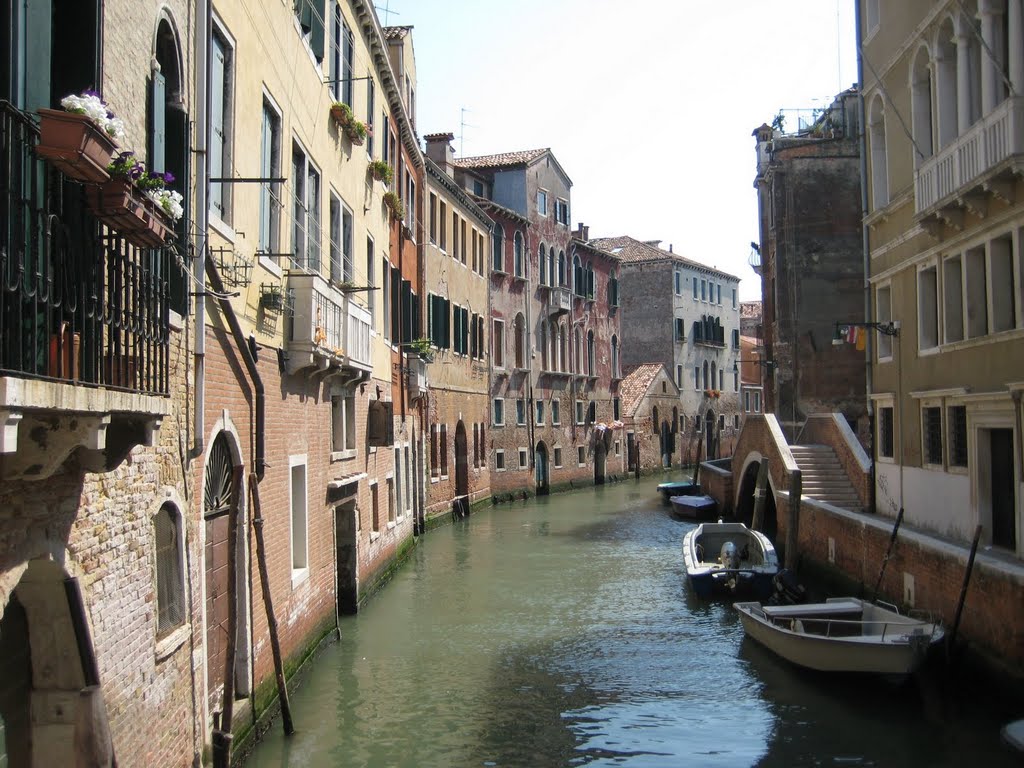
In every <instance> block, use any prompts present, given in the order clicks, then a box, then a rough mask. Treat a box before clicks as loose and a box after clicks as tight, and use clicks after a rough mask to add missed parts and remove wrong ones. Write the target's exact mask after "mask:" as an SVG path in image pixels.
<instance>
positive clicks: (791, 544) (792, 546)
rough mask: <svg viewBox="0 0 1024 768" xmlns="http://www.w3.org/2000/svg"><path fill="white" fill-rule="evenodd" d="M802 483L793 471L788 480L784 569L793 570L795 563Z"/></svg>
mask: <svg viewBox="0 0 1024 768" xmlns="http://www.w3.org/2000/svg"><path fill="white" fill-rule="evenodd" d="M803 492H804V481H803V476H802V475H801V474H800V470H799V469H794V470H793V473H792V474H791V476H790V480H789V521H788V524H787V526H786V568H788V569H789V570H791V571H792V570H794V569H795V568H796V561H797V541H798V540H799V533H800V497H801V496H803Z"/></svg>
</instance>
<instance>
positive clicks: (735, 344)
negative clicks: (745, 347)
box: [732, 328, 740, 349]
mask: <svg viewBox="0 0 1024 768" xmlns="http://www.w3.org/2000/svg"><path fill="white" fill-rule="evenodd" d="M732 348H733V349H739V348H740V329H739V328H733V329H732Z"/></svg>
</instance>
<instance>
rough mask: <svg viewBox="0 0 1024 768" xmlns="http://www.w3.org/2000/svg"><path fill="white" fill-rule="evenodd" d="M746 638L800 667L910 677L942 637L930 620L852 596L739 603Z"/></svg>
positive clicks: (935, 623)
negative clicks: (795, 602)
mask: <svg viewBox="0 0 1024 768" xmlns="http://www.w3.org/2000/svg"><path fill="white" fill-rule="evenodd" d="M734 607H735V608H736V610H737V611H739V614H740V622H741V623H742V624H743V631H744V632H745V633H746V634H747V636H749V637H751V638H752V639H754V640H756V641H757V642H759V643H761V644H762V645H764V646H765V647H766V648H768V649H769V650H771V651H774V652H775V653H777V654H778V655H779V656H781V657H782V658H784V659H786V660H788V661H790V662H792V663H793V664H797V665H799V666H801V667H807V668H808V669H814V670H818V671H821V672H867V673H875V674H884V675H906V674H909V673H911V672H913V671H914V670H915V669H917V667H918V666H920V664H921V663H922V662H923V661H924V659H925V657H926V655H927V653H928V649H929V648H930V647H931V646H932V645H934V644H935V643H937V642H939V641H940V640H941V639H942V637H943V630H942V627H941V625H940V624H939V623H937V622H935V621H933V620H932V619H931V618H926V619H925V618H917V617H914V616H906V615H903V614H901V613H899V611H897V610H895V607H893V608H888V607H884V606H881V605H878V604H877V603H870V602H867V601H864V600H858V599H857V598H853V597H839V598H830V599H829V600H827V601H825V602H824V603H807V604H804V605H778V606H773V605H762V604H761V603H753V602H745V603H734Z"/></svg>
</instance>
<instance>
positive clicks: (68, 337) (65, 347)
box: [46, 323, 82, 381]
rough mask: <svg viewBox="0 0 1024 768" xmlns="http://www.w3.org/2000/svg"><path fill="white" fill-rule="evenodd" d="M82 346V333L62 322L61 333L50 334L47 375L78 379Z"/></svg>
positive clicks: (71, 379) (72, 379)
mask: <svg viewBox="0 0 1024 768" xmlns="http://www.w3.org/2000/svg"><path fill="white" fill-rule="evenodd" d="M81 348H82V335H81V334H80V333H72V332H71V329H70V327H69V326H68V324H67V323H61V324H60V333H59V334H56V333H55V334H53V335H51V336H50V356H49V360H48V361H47V368H46V375H47V376H53V377H54V378H57V379H68V380H70V381H78V361H79V359H80V353H81Z"/></svg>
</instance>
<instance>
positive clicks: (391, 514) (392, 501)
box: [388, 476, 398, 523]
mask: <svg viewBox="0 0 1024 768" xmlns="http://www.w3.org/2000/svg"><path fill="white" fill-rule="evenodd" d="M397 506H398V499H397V498H396V497H395V478H394V476H392V477H389V478H388V522H389V523H391V522H394V519H395V508H396V507H397Z"/></svg>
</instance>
